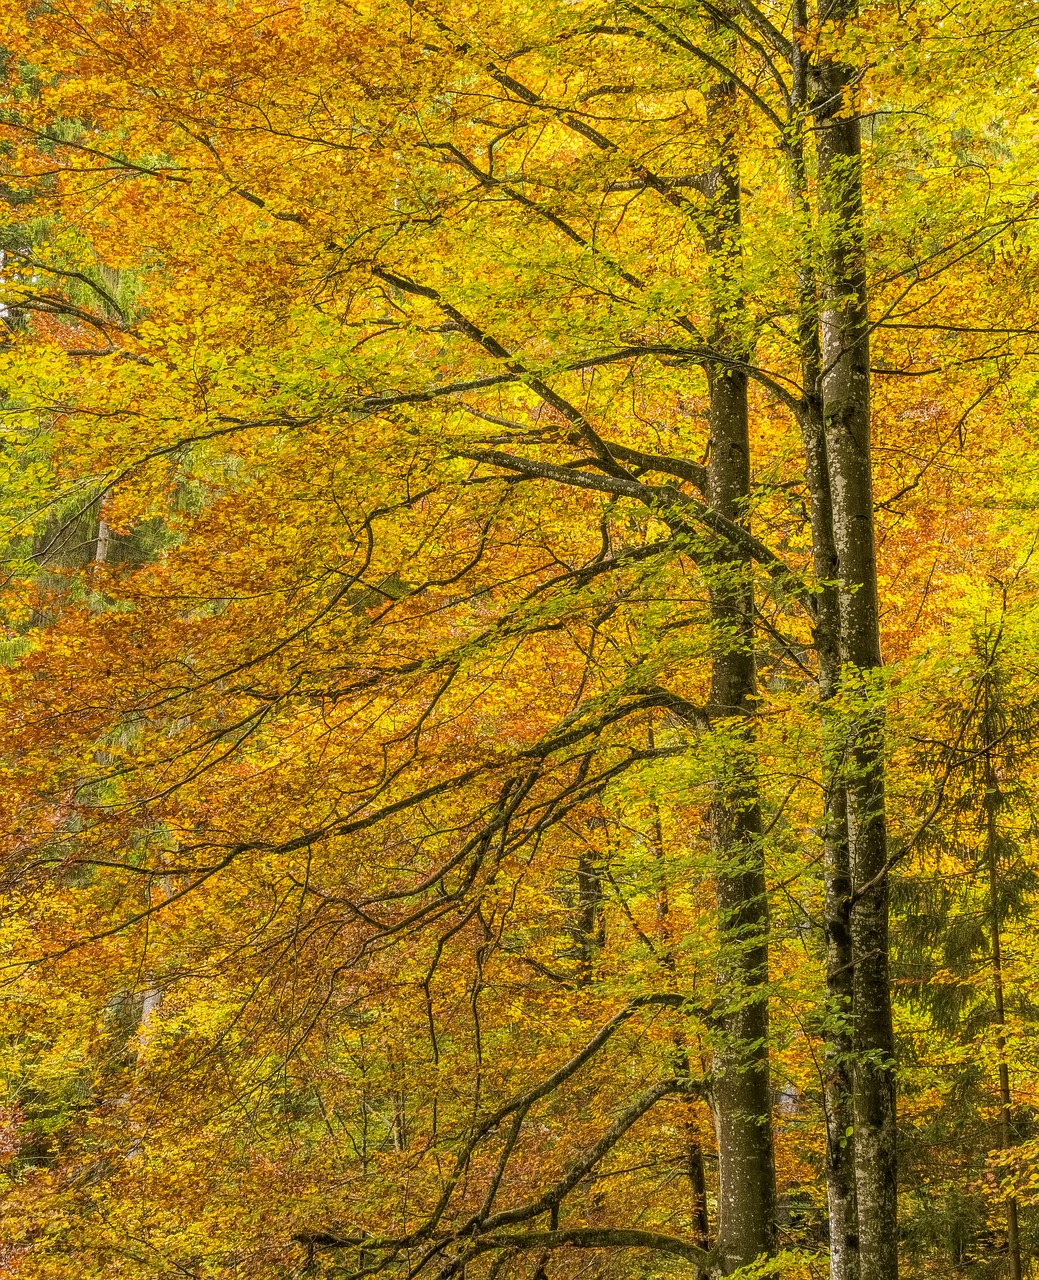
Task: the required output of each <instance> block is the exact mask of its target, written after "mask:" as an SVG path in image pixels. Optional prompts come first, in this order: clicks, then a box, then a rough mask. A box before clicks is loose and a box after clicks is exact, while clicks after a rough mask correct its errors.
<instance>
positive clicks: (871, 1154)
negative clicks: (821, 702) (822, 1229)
mask: <svg viewBox="0 0 1039 1280" xmlns="http://www.w3.org/2000/svg"><path fill="white" fill-rule="evenodd" d="M854 14H855V6H854V0H852V2H851V3H849V2H848V0H839V2H838V3H837V4H835V5H832V6H830V7H829V8H828V9H827V10H825V11H823V10H820V14H819V17H820V20H821V21H835V22H840V21H842V20H844V19H847V18H850V17H853V16H854ZM854 83H855V74H854V71H853V69H852V68H850V67H848V66H846V65H843V64H841V63H839V62H836V61H822V62H820V63H819V65H818V66H817V68H816V84H815V86H814V88H815V108H814V115H815V125H816V133H817V138H818V144H817V145H818V179H819V188H820V198H821V214H822V221H823V237H822V238H823V247H824V252H823V255H822V272H823V275H822V280H821V293H822V363H823V373H822V402H823V436H824V441H825V447H826V461H827V473H828V476H829V485H830V494H831V498H832V507H833V535H834V547H835V550H836V553H837V569H838V575H837V576H838V597H839V611H840V636H841V643H840V657H841V662H842V665H843V683H844V686H845V689H846V691H847V692H849V693H850V694H851V696H852V698H853V699H855V700H856V701H857V702H858V703H859V706H860V709H859V710H858V711H857V712H855V713H853V714H852V716H851V718H850V720H849V723H848V726H847V746H846V753H845V760H844V764H845V768H844V773H845V787H844V792H845V801H846V805H847V823H848V850H849V863H850V872H851V889H852V893H851V911H850V935H851V958H852V1015H853V1024H852V1050H853V1071H852V1077H853V1078H852V1088H853V1099H854V1165H855V1194H856V1205H857V1221H858V1232H857V1235H858V1245H859V1261H860V1269H861V1275H862V1276H863V1278H864V1280H896V1277H897V1275H898V1224H897V1196H896V1125H895V1077H894V1040H893V1033H892V1025H891V991H890V981H889V975H888V878H887V831H886V821H885V813H884V725H883V713H882V711H881V710H880V709H879V708H878V707H877V706H876V698H875V690H874V689H873V687H872V686H873V683H874V682H875V678H876V674H877V673H878V672H879V671H880V669H881V667H882V659H881V651H880V626H879V610H878V602H877V576H876V550H875V542H874V527H873V486H872V470H871V463H870V376H869V330H868V319H867V286H866V273H865V253H864V238H863V194H862V169H861V132H860V125H859V120H858V118H857V116H856V115H855V114H854V103H853V100H852V99H853V89H854ZM835 896H836V895H835Z"/></svg>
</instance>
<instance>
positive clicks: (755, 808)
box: [705, 83, 775, 1272]
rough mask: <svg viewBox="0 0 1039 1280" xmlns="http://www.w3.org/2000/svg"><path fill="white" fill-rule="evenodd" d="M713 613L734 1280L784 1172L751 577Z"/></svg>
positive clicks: (716, 98) (728, 294)
mask: <svg viewBox="0 0 1039 1280" xmlns="http://www.w3.org/2000/svg"><path fill="white" fill-rule="evenodd" d="M732 98H733V90H732V86H731V84H726V83H723V84H721V85H720V86H718V88H717V89H716V90H715V91H714V92H713V93H712V95H711V96H710V98H709V100H708V116H709V118H710V120H711V122H712V127H713V128H714V129H715V132H716V137H717V138H718V139H719V141H720V150H719V154H720V159H719V162H718V163H717V165H716V166H715V169H714V172H713V174H712V178H711V191H710V208H709V210H708V220H707V222H706V226H705V230H706V243H707V251H708V255H709V259H710V264H711V273H712V286H713V294H714V329H715V332H714V334H713V335H712V338H713V341H714V344H715V345H716V346H721V347H723V348H724V347H728V348H729V349H733V350H734V354H735V353H736V352H742V351H743V350H744V347H743V342H742V335H741V334H740V332H739V330H740V321H741V318H742V317H741V299H740V292H739V281H740V274H741V273H740V266H741V263H740V189H739V173H738V170H737V165H736V158H735V152H734V148H733V146H732V140H731V134H730V128H731V119H732ZM708 379H709V388H710V430H711V440H710V458H709V463H708V487H709V494H708V496H709V500H710V503H711V506H712V507H713V508H714V509H715V510H716V511H719V512H720V513H722V514H723V515H725V516H726V517H727V518H729V519H731V520H736V521H740V522H745V521H746V519H747V505H748V499H749V496H750V440H749V431H748V422H747V376H746V373H745V372H744V371H743V370H742V369H739V368H729V369H724V368H721V367H719V366H717V365H715V366H712V367H711V368H710V370H709V373H708ZM712 577H713V579H714V580H713V582H712V584H711V611H712V619H713V622H714V627H715V631H716V645H717V648H716V650H715V655H714V658H713V666H712V676H711V708H712V712H713V714H714V715H715V716H718V717H723V718H731V719H730V724H733V725H735V726H736V727H735V728H732V729H730V730H728V731H727V732H726V737H727V744H726V745H725V747H724V748H723V756H724V759H723V761H722V764H721V767H720V769H719V776H718V779H717V782H716V784H715V791H714V797H713V801H712V804H711V815H710V819H711V842H712V847H713V850H714V855H715V859H716V865H717V901H718V922H719V956H720V961H719V972H718V987H719V1006H720V1009H721V1015H720V1023H721V1027H720V1031H721V1036H720V1046H719V1048H718V1050H717V1052H716V1055H715V1062H714V1076H715V1083H714V1099H713V1100H714V1111H715V1128H716V1132H717V1139H718V1184H719V1191H718V1243H717V1252H718V1255H719V1258H720V1260H721V1265H722V1267H723V1268H724V1270H725V1271H726V1272H729V1271H734V1270H736V1269H737V1268H738V1267H741V1266H745V1265H746V1264H748V1263H750V1262H752V1261H753V1260H754V1259H755V1258H758V1257H760V1256H761V1255H762V1254H768V1253H771V1252H773V1251H774V1248H775V1166H774V1158H773V1147H772V1114H771V1096H770V1087H769V1064H768V994H767V982H768V898H767V895H766V891H765V871H764V859H763V853H762V838H761V811H760V808H759V804H758V786H757V775H756V768H755V761H754V753H753V729H752V725H751V717H752V715H753V712H754V697H755V693H756V676H755V665H754V595H753V588H752V585H751V582H750V576H749V572H748V566H747V565H745V564H744V563H742V562H741V561H740V560H738V559H731V558H723V559H720V560H719V561H717V562H716V564H715V571H714V573H713V574H712Z"/></svg>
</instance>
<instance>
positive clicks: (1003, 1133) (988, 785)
mask: <svg viewBox="0 0 1039 1280" xmlns="http://www.w3.org/2000/svg"><path fill="white" fill-rule="evenodd" d="M984 713H985V724H984V727H983V733H984V740H985V743H986V750H985V801H984V803H985V856H986V862H987V863H988V891H989V903H988V905H989V918H990V920H991V925H990V930H991V941H992V994H993V998H994V1000H995V1006H996V1053H997V1055H998V1058H999V1139H1000V1146H1001V1148H1002V1149H1003V1150H1004V1151H1009V1150H1010V1148H1011V1147H1012V1146H1013V1145H1014V1140H1013V1129H1012V1124H1011V1109H1012V1107H1013V1096H1012V1095H1011V1092H1010V1070H1009V1068H1008V1066H1007V1040H1006V1010H1005V1008H1004V1004H1003V939H1002V937H1001V934H1000V928H999V830H998V826H997V823H998V816H997V809H998V806H999V779H998V778H997V776H996V769H995V765H994V763H993V760H992V746H991V744H992V742H993V740H994V737H995V733H994V729H995V726H994V725H993V724H992V722H991V721H992V716H991V704H990V686H989V683H988V676H987V675H986V684H985V706H984ZM1005 1208H1006V1218H1007V1253H1008V1256H1009V1262H1010V1280H1021V1236H1020V1232H1019V1230H1018V1225H1017V1199H1016V1198H1015V1197H1014V1196H1007V1198H1006V1202H1005Z"/></svg>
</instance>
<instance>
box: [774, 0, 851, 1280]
mask: <svg viewBox="0 0 1039 1280" xmlns="http://www.w3.org/2000/svg"><path fill="white" fill-rule="evenodd" d="M807 26H808V19H807V12H806V7H805V3H804V0H795V5H794V13H793V27H794V43H793V85H792V88H793V92H792V95H791V98H792V114H793V120H792V127H791V132H790V141H789V155H790V161H791V186H792V195H793V203H794V210H795V214H796V215H797V217H798V218H799V220H800V222H801V241H802V245H803V249H802V257H801V263H800V266H799V270H798V338H799V346H800V353H801V382H802V387H803V408H802V413H801V432H802V439H803V442H804V455H805V477H806V480H807V484H808V492H809V501H810V512H811V528H812V553H813V565H812V567H813V571H814V574H815V580H816V584H817V593H816V596H815V602H816V618H815V625H814V628H813V640H814V644H815V651H816V656H817V660H818V664H819V706H820V719H821V722H822V723H821V729H822V790H823V813H822V841H823V868H824V870H823V874H824V880H825V907H824V910H825V919H824V934H825V941H826V987H827V1002H828V1008H827V1016H826V1020H825V1023H824V1032H823V1034H824V1066H825V1076H824V1079H823V1108H824V1112H825V1119H826V1193H827V1205H828V1209H829V1239H830V1277H831V1280H858V1276H859V1254H858V1248H859V1245H858V1221H857V1212H856V1204H855V1164H854V1157H855V1148H854V1125H853V1119H854V1116H853V1108H852V1079H851V1051H852V1043H851V1021H850V1018H851V1005H852V972H853V967H852V955H851V918H850V917H851V866H850V860H849V849H848V806H847V797H846V795H845V790H844V782H843V765H842V754H843V751H842V734H841V732H840V727H839V724H838V722H837V719H836V717H835V715H834V713H833V709H832V700H833V698H834V695H835V694H836V693H837V692H838V689H839V686H840V673H841V653H840V631H841V621H840V600H839V597H838V592H837V585H836V583H837V576H838V560H837V548H836V545H835V543H834V532H833V498H832V495H831V493H830V474H829V463H828V459H827V453H826V433H825V427H824V422H823V361H822V347H821V340H820V334H819V298H818V282H817V279H816V273H815V268H814V265H813V253H812V245H813V242H814V236H813V235H812V228H811V222H812V218H811V209H810V203H809V195H808V173H807V166H806V159H805V150H804V136H805V126H806V124H807V119H808V113H809V110H810V91H809V65H808V57H807V55H806V54H805V53H804V52H803V51H802V50H801V47H800V45H799V43H798V40H799V33H800V32H802V31H804V30H806V29H807Z"/></svg>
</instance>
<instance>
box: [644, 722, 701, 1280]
mask: <svg viewBox="0 0 1039 1280" xmlns="http://www.w3.org/2000/svg"><path fill="white" fill-rule="evenodd" d="M649 746H650V748H652V746H653V730H652V728H651V729H650V731H649ZM652 830H653V853H654V857H655V859H656V863H657V873H658V878H657V940H658V943H659V946H660V963H661V964H662V965H663V967H664V969H666V970H667V973H668V975H669V976H670V977H671V978H672V980H673V979H674V977H675V970H676V965H675V952H674V939H673V937H672V934H671V928H670V919H669V917H670V915H671V899H670V893H669V889H668V882H667V874H666V868H665V859H664V830H663V827H662V825H661V822H660V810H659V808H658V807H657V806H656V805H655V804H654V806H653V828H652ZM670 985H671V986H672V988H674V989H677V988H676V986H675V983H674V982H673V981H672V983H671V984H670ZM675 1071H676V1072H678V1073H680V1074H682V1075H688V1074H689V1050H688V1047H687V1045H686V1041H685V1036H684V1035H683V1034H682V1032H681V1031H679V1032H678V1033H677V1035H676V1038H675ZM684 1101H685V1103H686V1106H687V1108H691V1107H692V1105H693V1103H694V1098H693V1097H692V1095H685V1097H684ZM685 1128H686V1149H685V1170H686V1177H687V1178H688V1180H689V1196H690V1199H691V1201H692V1209H693V1212H692V1219H693V1230H692V1240H693V1243H694V1244H697V1245H699V1246H700V1248H701V1249H705V1250H709V1249H710V1247H711V1230H710V1220H709V1218H708V1214H707V1174H706V1171H705V1169H704V1158H703V1146H702V1145H701V1142H700V1135H699V1134H698V1132H697V1128H696V1121H695V1119H694V1118H693V1117H692V1116H691V1115H690V1116H689V1117H688V1118H687V1120H686V1124H685ZM696 1280H704V1272H702V1271H700V1270H697V1271H696Z"/></svg>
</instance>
